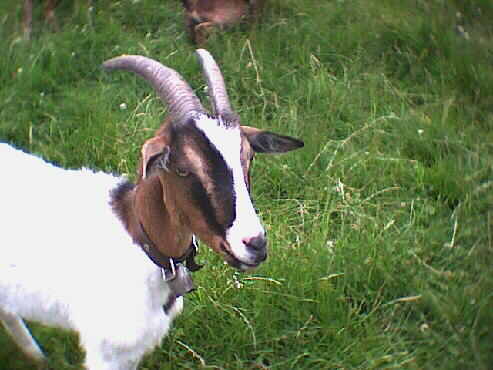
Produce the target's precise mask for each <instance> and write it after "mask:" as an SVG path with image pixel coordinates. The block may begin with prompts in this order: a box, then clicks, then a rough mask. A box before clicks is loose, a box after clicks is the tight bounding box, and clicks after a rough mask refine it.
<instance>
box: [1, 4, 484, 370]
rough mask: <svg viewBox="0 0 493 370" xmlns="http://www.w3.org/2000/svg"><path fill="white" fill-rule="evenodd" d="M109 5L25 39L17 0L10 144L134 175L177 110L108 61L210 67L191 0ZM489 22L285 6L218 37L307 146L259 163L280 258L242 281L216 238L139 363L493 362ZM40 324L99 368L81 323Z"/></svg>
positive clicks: (223, 59)
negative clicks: (80, 340)
mask: <svg viewBox="0 0 493 370" xmlns="http://www.w3.org/2000/svg"><path fill="white" fill-rule="evenodd" d="M94 3H95V6H94V9H93V10H92V11H90V10H88V9H87V7H85V5H84V1H79V2H78V5H76V6H72V5H70V4H69V3H65V4H64V5H63V6H64V7H61V8H60V9H59V12H58V16H59V20H60V23H61V32H58V33H51V32H49V31H48V30H46V29H45V28H44V27H43V24H42V23H41V22H40V21H39V18H36V20H35V25H34V32H35V36H34V38H33V40H32V41H31V42H30V43H27V42H24V41H22V40H21V39H20V38H19V36H20V34H19V30H20V13H21V8H20V5H19V4H17V3H16V2H5V1H4V2H1V5H0V15H1V16H0V47H1V48H2V49H3V52H2V57H1V58H0V140H2V141H8V142H10V143H12V144H15V145H17V146H19V147H22V148H25V149H27V150H29V151H31V152H34V153H37V154H40V155H42V156H43V157H44V158H46V159H49V160H52V161H55V162H56V163H58V164H60V165H61V166H64V167H69V168H76V167H80V166H89V167H92V168H95V169H102V170H105V171H110V172H115V173H125V174H129V176H131V177H133V176H134V173H135V168H136V163H137V160H138V155H139V151H140V145H141V144H142V143H143V142H144V140H145V139H146V138H148V137H150V136H151V135H152V132H153V130H154V129H155V128H157V127H158V126H159V123H160V120H161V119H162V118H163V117H164V115H165V108H164V107H163V106H162V105H161V104H160V102H159V100H158V99H157V98H156V96H155V94H154V93H153V92H152V91H151V89H150V88H149V87H148V86H147V84H146V83H145V82H143V81H141V80H140V79H138V78H137V77H135V76H133V75H131V74H130V73H123V72H115V73H112V74H107V73H105V72H103V71H102V70H101V69H100V64H101V63H102V62H103V61H104V60H106V59H108V58H110V57H113V56H115V55H119V54H122V53H127V54H130V53H138V54H143V55H147V56H151V57H153V58H155V59H158V60H160V61H162V62H163V63H164V64H167V65H169V66H171V67H173V68H175V69H177V70H178V71H179V72H180V73H181V74H182V75H183V76H184V77H185V78H186V79H187V80H188V81H189V82H190V83H191V85H192V86H193V87H194V88H195V89H197V90H198V93H199V94H200V95H201V96H204V94H203V90H202V88H203V86H204V81H203V79H202V76H201V72H200V68H199V66H198V63H197V61H196V59H195V56H194V55H193V50H194V48H193V46H192V45H191V44H190V42H189V41H188V38H187V35H186V33H185V27H184V23H183V18H182V13H181V8H180V4H179V2H178V1H162V0H146V1H131V0H120V1H111V2H110V1H107V2H103V1H97V2H94ZM37 15H39V14H37ZM491 19H493V5H492V4H491V2H490V1H488V0H482V1H480V0H476V1H474V0H461V1H459V0H455V1H452V0H451V1H439V0H427V1H425V0H413V1H411V0H403V1H392V0H380V1H362V0H332V1H330V0H327V1H314V0H283V1H281V0H271V1H269V2H268V7H267V12H266V14H265V17H264V18H263V20H262V22H261V23H260V24H259V25H257V26H255V27H253V28H251V29H249V28H248V27H239V28H238V29H234V30H232V31H230V32H228V33H224V34H219V33H218V34H215V35H214V36H213V37H212V39H211V40H210V42H209V43H208V49H209V50H210V51H211V52H212V53H213V54H214V56H215V57H216V59H217V60H218V62H219V63H220V64H221V66H222V69H223V72H224V75H225V79H226V82H227V85H228V89H229V93H230V96H231V99H232V102H233V105H234V107H235V108H236V109H237V110H238V112H239V113H240V115H241V118H242V121H243V123H244V124H250V125H254V126H257V127H261V128H265V129H269V130H272V131H276V132H279V133H283V134H286V135H292V136H296V137H301V138H303V140H304V141H305V148H304V149H303V150H301V151H297V152H293V153H290V154H288V155H284V156H280V157H264V158H259V159H258V160H257V161H255V166H254V173H253V178H254V198H255V201H256V206H257V207H258V208H259V209H260V212H261V215H262V217H263V220H264V223H265V226H266V228H267V229H268V232H269V243H270V244H269V248H270V258H269V260H268V262H267V263H265V265H263V266H262V267H260V268H259V269H258V270H257V271H256V272H255V273H252V274H240V273H237V272H235V271H234V270H232V269H231V268H229V267H227V266H225V265H223V263H222V262H221V260H220V258H219V257H217V256H215V255H214V254H213V253H212V252H210V251H208V250H207V249H206V248H205V246H203V248H202V249H201V254H200V259H201V260H202V261H206V262H207V266H206V268H205V269H203V270H201V271H200V272H199V273H197V274H196V275H195V277H194V279H195V280H196V283H197V285H199V289H198V290H197V291H196V292H195V293H194V294H192V295H190V296H188V297H187V298H186V306H185V311H184V313H183V315H181V316H180V318H179V319H178V320H177V321H176V322H175V325H174V327H173V329H172V330H171V332H170V334H169V336H168V337H167V338H166V339H165V340H164V341H163V345H162V346H161V347H160V348H158V349H156V350H155V351H154V352H153V353H152V354H151V355H149V356H147V357H146V358H145V360H144V362H143V363H142V364H141V368H142V369H188V368H222V369H305V368H306V369H384V368H385V369H389V368H407V369H428V368H429V369H436V368H439V369H484V370H486V369H491V368H492V366H493V274H492V270H491V266H493V258H492V252H493V165H492V164H493V68H492V65H493V46H492V45H493V39H492V36H493V23H492V22H491ZM458 25H460V26H462V27H463V29H464V30H465V31H466V32H467V35H464V34H461V33H460V32H458V31H457V30H456V27H457V26H458ZM122 103H125V104H126V107H127V108H126V109H121V108H120V104H122ZM10 165H12V164H7V163H5V164H3V166H4V171H3V172H4V175H5V176H8V166H10ZM4 247H12V246H4ZM31 327H32V330H33V332H34V334H35V336H36V337H37V338H38V339H39V342H40V343H41V346H42V347H43V348H44V349H45V351H46V352H47V354H48V356H49V359H50V364H51V366H52V367H53V368H54V369H79V368H81V362H82V358H83V356H82V353H81V352H80V350H79V348H78V345H77V337H76V336H74V335H71V334H69V333H66V332H63V331H59V330H54V329H49V328H45V327H42V326H39V325H37V324H32V326H31ZM0 348H2V350H1V351H0V368H1V369H9V370H11V369H30V368H31V367H32V364H30V363H29V362H28V361H27V360H26V359H25V358H24V357H23V356H22V355H21V354H19V353H18V351H17V349H16V348H15V347H14V345H13V344H12V342H11V341H10V340H9V338H8V337H7V336H6V334H5V333H4V332H3V331H2V332H0Z"/></svg>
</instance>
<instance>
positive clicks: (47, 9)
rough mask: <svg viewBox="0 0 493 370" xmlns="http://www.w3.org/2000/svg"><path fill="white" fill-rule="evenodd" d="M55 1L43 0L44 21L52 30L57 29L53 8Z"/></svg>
mask: <svg viewBox="0 0 493 370" xmlns="http://www.w3.org/2000/svg"><path fill="white" fill-rule="evenodd" d="M56 6H57V3H56V1H55V0H45V1H44V16H45V20H46V22H48V24H49V25H50V27H51V29H52V30H53V31H58V23H57V20H56V17H55V8H56Z"/></svg>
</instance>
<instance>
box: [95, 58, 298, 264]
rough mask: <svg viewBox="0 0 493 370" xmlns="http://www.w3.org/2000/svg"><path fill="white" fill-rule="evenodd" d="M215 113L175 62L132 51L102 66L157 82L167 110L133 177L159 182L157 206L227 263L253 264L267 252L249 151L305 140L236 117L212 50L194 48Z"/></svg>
mask: <svg viewBox="0 0 493 370" xmlns="http://www.w3.org/2000/svg"><path fill="white" fill-rule="evenodd" d="M197 54H198V57H199V60H200V62H201V64H202V67H203V71H204V74H205V77H206V80H207V84H208V92H209V95H210V98H211V102H212V107H213V114H212V115H211V114H209V113H207V112H206V110H205V109H204V108H203V106H202V105H201V103H200V101H199V99H198V98H197V96H196V95H195V94H194V92H193V90H192V89H191V88H190V87H189V85H188V84H187V83H186V82H185V81H184V80H183V79H182V78H181V76H180V75H179V74H178V73H177V72H176V71H174V70H172V69H170V68H167V67H165V66H163V65H162V64H160V63H158V62H156V61H154V60H152V59H149V58H146V57H143V56H137V55H126V56H120V57H116V58H113V59H111V60H109V61H107V62H105V63H104V64H103V66H104V67H105V68H107V69H125V70H130V71H133V72H135V73H137V74H139V75H140V76H142V77H143V78H144V79H146V80H147V81H148V82H150V83H151V84H152V85H153V87H154V88H155V90H156V92H157V93H158V95H159V96H160V98H161V100H162V101H163V102H164V103H165V104H167V105H168V108H169V111H170V115H171V117H170V118H169V119H168V123H167V124H164V125H163V126H162V127H161V128H160V129H159V130H158V131H157V132H156V135H155V136H154V137H153V138H151V139H149V140H148V141H147V142H146V143H145V144H144V146H143V147H142V159H141V170H140V174H141V178H140V180H139V184H138V185H137V186H139V185H141V184H145V183H149V182H153V183H154V184H155V186H156V187H160V191H159V193H160V194H162V196H161V197H162V202H163V207H164V208H165V209H166V211H167V213H168V214H169V215H170V216H169V217H171V218H173V219H175V220H176V223H178V224H179V225H180V228H182V229H185V230H188V232H189V233H190V234H191V233H193V234H195V235H197V236H198V237H199V238H200V239H201V240H202V241H204V242H205V243H206V244H208V245H209V246H210V247H211V248H212V249H213V250H214V251H216V252H218V253H219V254H221V255H222V256H223V258H224V259H225V260H226V261H227V262H228V263H229V264H230V265H232V266H234V267H237V268H239V269H241V270H247V269H250V268H253V267H256V266H257V265H258V264H260V263H261V262H262V261H264V260H265V259H266V257H267V249H266V245H267V242H266V235H265V230H264V228H263V227H262V225H261V223H260V220H259V218H258V216H257V214H256V212H255V209H254V207H253V205H252V201H251V199H250V176H249V171H250V164H251V161H252V159H253V156H254V153H255V152H257V153H281V152H287V151H290V150H294V149H297V148H300V147H302V146H303V142H302V141H300V140H297V139H294V138H291V137H288V136H282V135H277V134H274V133H271V132H267V131H262V130H259V129H256V128H253V127H247V126H242V125H240V120H239V116H238V115H237V114H236V113H235V112H234V111H233V110H232V109H231V106H230V103H229V99H228V95H227V92H226V89H225V85H224V80H223V77H222V75H221V72H220V70H219V67H218V66H217V64H216V63H215V61H214V59H213V58H212V56H211V55H210V54H209V53H208V52H207V51H205V50H197Z"/></svg>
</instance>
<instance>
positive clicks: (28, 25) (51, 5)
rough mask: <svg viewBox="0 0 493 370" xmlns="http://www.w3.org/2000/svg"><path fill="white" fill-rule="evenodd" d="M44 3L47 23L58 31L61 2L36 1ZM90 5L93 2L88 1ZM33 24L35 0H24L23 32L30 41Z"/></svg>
mask: <svg viewBox="0 0 493 370" xmlns="http://www.w3.org/2000/svg"><path fill="white" fill-rule="evenodd" d="M35 1H39V2H40V3H43V15H44V19H45V21H46V22H47V23H48V25H49V27H50V28H51V29H52V30H54V31H58V29H59V26H58V22H57V19H56V16H55V9H56V7H57V6H58V3H59V2H60V0H35ZM87 3H88V5H89V6H90V5H91V4H92V0H87ZM32 24H33V0H24V5H23V14H22V31H23V34H24V39H26V40H30V39H31V34H32V28H33V27H32Z"/></svg>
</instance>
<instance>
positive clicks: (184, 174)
mask: <svg viewBox="0 0 493 370" xmlns="http://www.w3.org/2000/svg"><path fill="white" fill-rule="evenodd" d="M175 172H176V174H177V175H178V176H180V177H187V176H188V175H189V174H190V172H189V171H187V170H184V169H183V168H177V169H176V170H175Z"/></svg>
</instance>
